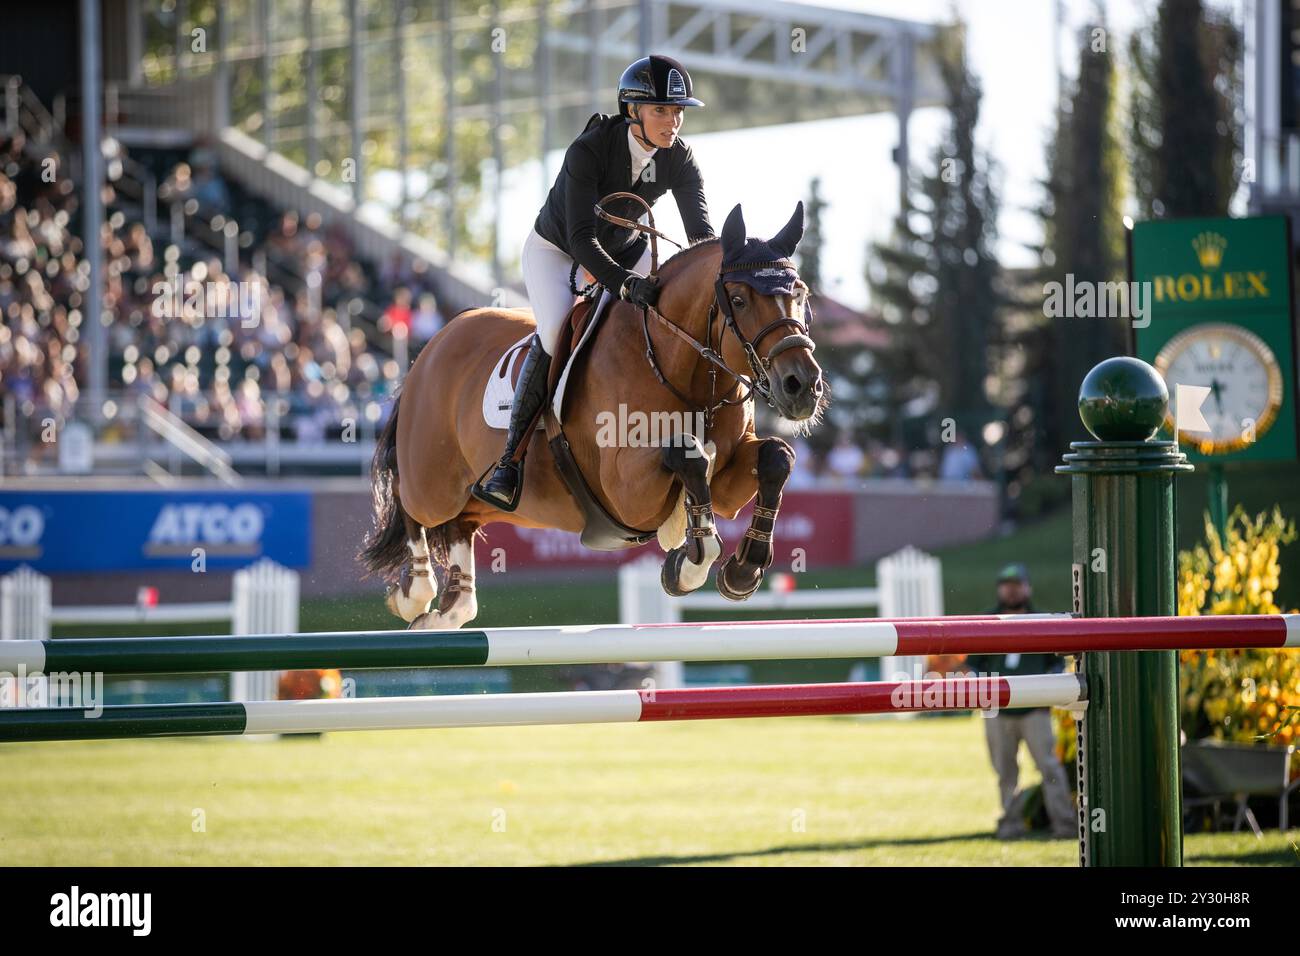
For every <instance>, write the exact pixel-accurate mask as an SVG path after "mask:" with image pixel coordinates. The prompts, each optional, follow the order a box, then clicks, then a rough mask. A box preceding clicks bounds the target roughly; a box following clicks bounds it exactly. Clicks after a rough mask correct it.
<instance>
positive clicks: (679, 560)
mask: <svg viewBox="0 0 1300 956" xmlns="http://www.w3.org/2000/svg"><path fill="white" fill-rule="evenodd" d="M685 563H686V547H685V546H684V545H683V546H682V547H680V548H673V549H672V550H671V551H669V552H668V556H667V557H665V558H664V566H663V569H662V570H661V571H660V572H659V583H660V584H661V585H663V589H664V593H665V594H667V595H668V596H669V597H685V596H686V595H687V594H690V593H691V592H690V591H687V590H684V589H683V588H682V587H681V581H682V565H683V564H685Z"/></svg>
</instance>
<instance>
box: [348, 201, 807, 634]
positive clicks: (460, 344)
mask: <svg viewBox="0 0 1300 956" xmlns="http://www.w3.org/2000/svg"><path fill="white" fill-rule="evenodd" d="M643 231H644V230H643ZM802 236H803V203H802V202H801V203H799V204H798V206H797V207H796V209H795V212H794V215H792V216H791V217H790V220H789V222H787V223H786V225H785V226H784V227H782V229H781V230H780V231H779V232H778V233H777V234H776V235H775V236H773V237H772V238H771V239H770V240H767V241H766V242H764V241H763V240H760V239H754V238H749V237H747V236H746V235H745V224H744V218H743V215H742V213H741V208H740V206H739V205H737V206H736V207H735V208H734V209H733V210H732V211H731V213H730V215H729V216H728V217H727V220H726V222H725V224H724V226H723V229H722V233H721V235H720V236H719V237H718V238H715V239H707V240H704V241H702V242H699V243H697V244H695V245H693V246H690V247H689V248H685V249H682V250H681V251H679V252H677V253H675V254H674V255H673V256H672V257H671V258H669V259H668V260H667V261H666V262H664V263H663V265H662V267H661V268H659V270H658V277H659V281H660V290H661V292H660V297H659V301H658V303H657V304H656V306H655V307H651V308H648V309H642V308H640V307H638V306H635V305H633V304H631V303H628V302H624V301H620V300H615V301H612V303H611V305H610V308H609V309H608V310H607V311H606V313H605V314H604V315H603V316H602V317H601V319H600V322H599V324H598V325H597V326H596V329H595V331H594V333H593V334H592V339H591V341H590V342H589V344H588V345H587V346H586V347H585V349H584V351H583V352H582V353H581V354H579V356H578V358H577V361H578V362H579V363H585V372H582V371H581V369H578V371H579V372H581V374H580V375H579V377H578V378H577V382H576V385H569V386H568V394H566V395H565V397H564V403H565V410H564V415H563V419H564V423H565V424H564V427H565V428H566V429H567V430H568V434H567V436H566V439H567V445H568V447H569V448H570V449H571V453H572V459H573V461H575V462H576V464H577V467H578V468H579V470H580V472H581V475H582V476H583V477H584V478H585V481H586V483H587V485H588V486H589V487H590V489H591V492H592V493H593V494H594V497H595V499H596V500H597V501H598V502H599V504H600V505H601V506H602V507H603V509H604V510H605V512H606V513H607V514H608V516H609V517H611V518H613V519H615V521H617V522H619V523H621V525H623V526H624V528H625V529H642V530H644V531H645V537H643V538H641V539H639V540H638V541H637V542H633V543H641V542H643V541H645V540H648V539H649V538H651V537H655V536H657V537H658V539H659V542H660V544H661V546H662V547H663V548H664V549H665V550H666V552H667V555H666V557H665V560H664V565H663V572H662V582H663V586H664V588H665V590H666V591H667V592H668V593H669V594H672V595H676V596H680V595H682V594H686V593H688V592H690V591H694V590H696V589H698V588H699V587H701V586H702V585H703V584H704V583H705V581H706V580H707V577H708V574H709V571H710V569H711V567H712V566H713V564H714V563H715V561H716V560H717V559H718V558H719V557H720V555H721V554H722V547H723V545H722V541H721V539H720V538H719V536H718V535H717V532H716V531H715V529H714V516H715V515H722V516H724V517H726V518H728V519H732V518H734V517H735V516H736V514H737V513H738V512H739V511H740V510H741V509H742V508H743V507H744V506H745V505H747V504H748V503H749V502H750V500H752V499H754V498H755V496H757V499H758V500H757V502H756V505H755V508H754V513H753V517H752V518H751V520H750V524H749V527H748V528H747V530H746V531H745V534H744V537H743V538H742V540H741V541H740V542H739V544H738V545H737V547H736V549H735V551H734V553H732V554H731V555H730V556H729V557H728V559H727V560H726V561H725V562H724V563H723V565H722V567H721V568H719V570H718V573H717V577H716V584H717V588H718V590H719V592H720V593H722V594H723V595H724V596H726V597H728V598H730V599H732V600H744V599H745V598H748V597H749V596H750V595H751V594H753V593H754V591H755V590H757V589H758V587H759V585H760V584H761V583H762V580H763V575H764V573H765V572H766V570H767V568H768V567H769V566H770V565H771V563H772V559H773V547H774V544H773V532H774V529H775V525H776V518H777V512H778V510H779V508H780V503H781V493H782V489H783V488H784V486H785V483H786V480H787V479H788V478H789V476H790V472H791V469H792V467H793V465H794V452H793V450H792V449H791V447H790V445H789V443H788V442H786V441H784V440H783V439H781V438H779V437H766V438H760V437H758V436H757V435H756V434H755V432H754V402H755V395H756V393H757V394H758V395H760V396H762V397H763V398H765V399H766V400H767V401H768V403H769V404H770V405H771V406H772V407H773V408H774V409H775V410H776V412H777V413H778V414H779V415H780V416H781V417H783V418H784V419H787V420H789V421H790V422H793V423H796V425H795V427H796V430H804V431H806V430H808V429H811V428H812V427H813V426H814V425H815V424H816V423H817V421H819V420H820V418H821V415H822V413H823V411H824V409H825V407H826V404H827V402H828V400H829V396H828V393H827V389H826V388H825V386H824V382H823V378H822V372H821V368H820V366H819V365H818V364H817V362H816V361H815V360H814V359H813V354H812V353H813V349H814V347H815V346H814V343H813V341H812V339H811V338H810V337H809V335H808V332H809V329H808V326H807V324H806V322H805V318H804V316H805V314H806V313H805V307H806V299H807V295H808V287H807V286H806V285H805V284H804V283H803V281H802V280H801V279H799V278H798V276H797V273H793V275H794V279H793V283H792V284H791V285H789V286H783V287H782V288H783V289H784V288H789V289H792V290H793V294H777V295H765V294H761V293H759V292H758V291H756V286H755V285H751V284H747V283H745V282H742V281H736V280H734V279H733V280H730V281H728V280H727V279H726V276H727V275H729V274H730V275H738V274H746V273H747V274H748V275H747V277H749V278H753V277H754V276H755V275H763V273H762V272H759V271H757V270H761V269H762V268H764V267H766V268H767V269H768V271H767V273H766V275H768V276H772V275H785V276H789V275H790V274H791V273H790V272H787V271H783V270H793V264H792V263H791V262H790V261H789V258H788V257H789V256H790V255H791V254H792V253H793V252H794V250H795V247H796V246H797V245H798V242H799V240H800V238H801V237H802ZM773 270H776V271H773ZM783 281H788V280H783ZM761 286H762V283H761V282H758V283H757V287H761ZM534 327H535V326H534V322H533V318H532V314H531V312H530V311H528V310H525V309H507V308H478V309H471V310H467V311H465V312H462V313H460V314H459V315H457V316H456V317H455V318H454V319H453V320H452V321H450V322H448V323H447V324H446V326H445V327H444V328H443V329H441V330H440V331H439V332H438V334H437V335H435V336H434V337H433V338H432V339H431V340H430V341H429V342H428V343H426V344H425V346H424V347H423V349H422V350H421V352H420V354H419V356H418V357H417V359H416V361H415V362H414V364H413V365H412V367H411V369H410V371H409V372H408V374H407V376H406V378H405V380H404V382H403V383H402V385H401V387H400V389H399V390H398V393H397V394H396V396H395V399H394V405H393V409H392V412H391V414H390V416H389V418H388V421H387V423H386V424H385V426H384V428H383V429H382V431H381V433H380V435H379V438H378V440H377V445H376V449H375V453H374V458H373V462H372V467H371V478H372V484H373V505H374V529H373V530H372V532H371V534H370V535H369V537H368V539H367V542H366V544H365V546H364V548H363V550H362V551H361V553H360V555H359V557H360V559H361V561H362V562H363V563H364V564H365V566H366V567H367V569H368V571H369V572H370V573H372V574H377V575H382V576H384V577H386V578H387V579H388V580H389V581H390V586H389V591H388V595H387V605H388V607H389V610H390V611H392V612H393V613H394V614H395V615H397V616H398V617H401V618H402V619H403V620H405V621H407V622H408V624H409V626H410V627H412V628H415V629H454V628H458V627H460V626H462V625H463V624H465V623H466V622H468V621H471V620H473V619H474V617H475V616H476V615H477V613H478V599H477V596H476V592H475V587H474V552H473V541H474V537H475V535H476V534H481V533H482V532H481V531H480V529H481V528H482V527H483V526H485V525H489V524H492V523H494V522H507V523H510V524H514V525H519V526H524V527H530V528H558V529H561V530H564V531H571V532H582V531H583V530H584V527H585V526H586V524H587V518H586V517H585V516H584V515H585V514H590V512H589V511H588V512H585V513H584V511H583V509H582V508H580V507H579V504H578V502H577V500H576V499H575V496H574V495H572V494H571V493H570V491H569V488H568V486H566V484H565V483H564V481H563V480H562V477H561V474H560V472H559V470H558V468H557V459H556V457H555V456H554V455H553V454H552V448H551V447H550V446H549V445H548V442H547V440H546V436H545V435H543V434H542V433H541V432H540V431H539V430H534V431H531V432H530V437H529V438H526V439H525V441H526V442H527V443H528V447H527V453H526V457H525V459H524V474H523V488H524V490H523V494H522V496H521V498H520V500H519V502H518V506H517V507H516V509H515V510H514V511H512V512H505V511H501V510H498V509H496V508H493V507H492V506H491V505H489V504H486V503H484V502H482V501H479V500H478V499H476V498H474V497H472V496H471V495H470V493H469V488H470V485H471V484H472V483H473V482H474V481H475V479H476V478H478V477H479V476H481V475H482V474H483V473H484V472H485V471H486V470H487V468H488V467H489V466H490V465H491V464H492V463H493V462H494V461H495V460H496V459H497V458H498V457H499V456H500V454H501V446H502V434H501V432H500V431H499V430H494V429H493V428H490V427H489V426H488V425H487V423H486V422H485V421H484V417H483V414H482V407H481V400H482V397H483V394H484V388H485V385H486V382H487V379H488V376H489V375H490V374H492V372H493V369H494V368H495V367H496V365H497V363H498V361H499V360H500V358H501V356H502V355H503V354H504V353H505V352H506V351H507V350H508V349H509V348H510V347H511V346H512V345H513V344H515V343H518V342H520V340H521V339H523V338H524V337H526V336H527V335H528V334H529V333H530V332H531V331H532V330H533V328H534ZM765 347H766V349H767V351H766V353H764V352H763V349H764V348H765ZM572 371H573V370H571V372H572ZM719 378H721V379H722V380H723V383H722V384H721V385H720V384H719V381H718V380H719ZM719 391H721V396H720V397H719V394H718V393H719ZM624 407H625V408H626V410H627V412H626V415H627V419H628V420H631V419H632V418H633V415H634V413H635V414H639V415H641V416H647V417H653V416H659V419H658V420H661V421H664V420H666V421H668V422H676V423H680V422H683V421H688V422H689V421H692V420H695V421H699V420H702V421H703V422H704V423H705V426H706V427H705V431H706V434H705V435H703V436H701V435H697V434H694V431H693V430H692V429H691V428H689V427H674V429H673V433H672V436H671V440H669V441H667V442H664V441H660V442H659V443H657V444H650V443H647V442H645V441H631V440H617V441H610V440H609V436H608V434H606V435H605V436H603V438H604V440H600V439H601V436H600V435H598V429H597V428H596V427H595V424H596V423H597V422H598V421H605V422H608V421H609V416H610V415H611V414H615V413H621V412H622V408H624ZM665 412H667V413H668V417H667V418H666V419H664V418H663V415H664V413H665ZM602 416H603V417H602ZM691 416H695V417H694V418H691ZM642 420H645V419H642ZM551 424H552V423H551V422H549V421H548V430H549V428H550V425H551ZM696 430H698V429H696ZM619 437H620V439H625V438H626V436H619ZM619 546H620V547H622V546H625V545H619ZM626 546H630V544H629V545H626ZM435 566H436V567H437V575H436V576H435ZM439 579H441V580H439ZM435 600H437V601H438V606H437V607H436V608H434V607H433V602H434V601H435Z"/></svg>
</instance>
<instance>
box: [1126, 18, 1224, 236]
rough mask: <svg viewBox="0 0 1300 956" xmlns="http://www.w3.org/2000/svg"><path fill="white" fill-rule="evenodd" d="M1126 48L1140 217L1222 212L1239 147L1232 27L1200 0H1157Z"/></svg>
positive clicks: (1219, 213)
mask: <svg viewBox="0 0 1300 956" xmlns="http://www.w3.org/2000/svg"><path fill="white" fill-rule="evenodd" d="M1129 49H1130V59H1131V61H1132V66H1133V98H1132V107H1131V114H1132V117H1131V122H1132V126H1131V136H1132V155H1131V156H1130V162H1131V164H1132V168H1133V181H1134V188H1135V190H1136V193H1137V200H1138V205H1139V207H1140V208H1141V210H1142V216H1143V218H1145V219H1156V218H1165V217H1176V216H1224V215H1227V212H1228V203H1229V201H1230V200H1231V199H1232V195H1233V193H1234V192H1236V189H1237V183H1238V169H1239V161H1240V158H1241V154H1242V138H1241V137H1242V133H1241V119H1240V117H1241V110H1242V106H1241V91H1242V77H1241V57H1242V38H1241V33H1240V31H1238V30H1237V28H1236V27H1235V26H1234V25H1233V23H1232V21H1231V19H1230V18H1229V17H1228V15H1227V14H1224V13H1220V12H1217V11H1208V10H1206V9H1205V8H1204V6H1203V4H1202V2H1201V0H1161V3H1160V7H1159V9H1158V10H1157V12H1156V21H1155V24H1154V29H1151V30H1138V31H1135V32H1134V34H1133V37H1132V40H1131V41H1130V44H1129Z"/></svg>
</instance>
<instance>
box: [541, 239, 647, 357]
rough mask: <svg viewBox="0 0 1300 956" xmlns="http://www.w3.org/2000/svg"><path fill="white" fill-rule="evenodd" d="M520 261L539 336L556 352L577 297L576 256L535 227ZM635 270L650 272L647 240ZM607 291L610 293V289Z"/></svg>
mask: <svg viewBox="0 0 1300 956" xmlns="http://www.w3.org/2000/svg"><path fill="white" fill-rule="evenodd" d="M521 265H522V267H523V272H524V285H525V286H526V287H527V288H528V302H529V304H530V305H531V306H532V307H533V316H534V318H536V319H537V336H538V338H540V339H541V341H542V348H544V349H546V354H547V355H554V354H555V340H556V339H558V338H559V336H560V328H561V326H563V325H564V319H565V317H566V316H567V315H568V314H569V310H570V309H571V308H573V303H574V302H576V301H578V299H577V296H575V295H574V294H573V292H572V291H571V290H570V289H569V270H570V269H572V268H573V260H572V259H571V258H570V257H569V256H568V255H567V254H566V253H565V252H564V251H563V250H562V249H560V248H559V247H557V246H556V245H555V244H554V243H552V242H548V241H547V240H545V239H543V238H542V237H541V236H539V235H538V234H537V230H536V229H530V230H529V231H528V238H527V239H525V240H524V251H523V255H522V257H521ZM632 271H633V272H635V273H637V275H642V276H644V275H646V274H648V273H649V271H650V244H649V243H648V242H647V243H646V247H645V252H644V253H642V255H641V260H640V261H639V262H638V263H637V264H636V265H635V266H634V267H633V269H632ZM578 284H579V285H582V284H583V282H582V268H581V267H579V269H578ZM605 294H606V295H608V294H609V293H608V291H607V292H606V293H605Z"/></svg>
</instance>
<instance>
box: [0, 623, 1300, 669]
mask: <svg viewBox="0 0 1300 956" xmlns="http://www.w3.org/2000/svg"><path fill="white" fill-rule="evenodd" d="M1228 647H1300V615H1284V614H1275V615H1241V616H1231V615H1221V616H1206V617H1189V618H1171V617H1149V618H1114V619H1107V620H1088V619H1079V618H1071V617H1070V615H1068V614H1018V615H1007V616H1004V617H981V618H968V619H961V618H947V619H941V620H939V619H929V620H894V621H885V620H881V619H879V618H862V619H856V620H853V619H851V620H833V621H764V622H751V621H745V622H731V623H689V624H645V625H643V624H631V625H628V624H610V625H592V626H582V627H514V628H491V629H483V630H474V629H465V630H459V631H343V632H324V633H317V634H279V635H276V634H267V635H256V636H240V637H230V636H227V635H217V636H213V637H114V638H62V639H59V640H53V641H0V673H6V672H7V673H10V674H16V673H18V672H19V671H20V670H22V671H25V672H26V673H27V674H34V673H38V672H40V673H92V672H99V673H105V674H201V673H213V672H226V671H240V670H296V669H300V668H317V667H338V668H343V669H348V670H356V669H367V668H385V667H389V668H391V667H480V666H488V667H514V666H521V665H531V664H610V663H627V662H630V661H679V660H686V661H752V660H791V659H802V660H829V659H857V658H871V657H895V656H917V655H939V654H998V653H1010V652H1020V653H1028V654H1035V653H1036V654H1072V653H1078V652H1081V651H1117V650H1129V651H1132V650H1161V649H1164V650H1167V649H1176V648H1189V649H1197V648H1206V649H1211V648H1228Z"/></svg>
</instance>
